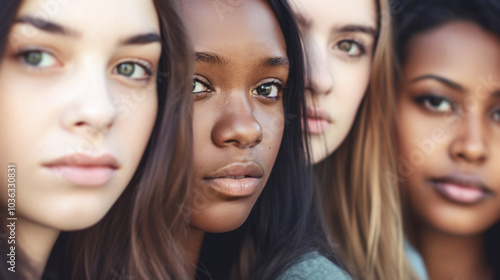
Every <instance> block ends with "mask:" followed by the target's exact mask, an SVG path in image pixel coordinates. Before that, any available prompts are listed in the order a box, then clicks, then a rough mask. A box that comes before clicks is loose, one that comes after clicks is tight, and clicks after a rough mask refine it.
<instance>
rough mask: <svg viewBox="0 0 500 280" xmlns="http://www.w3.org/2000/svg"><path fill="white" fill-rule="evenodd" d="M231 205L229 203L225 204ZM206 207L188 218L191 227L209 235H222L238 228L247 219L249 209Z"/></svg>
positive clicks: (235, 206) (218, 206) (232, 206)
mask: <svg viewBox="0 0 500 280" xmlns="http://www.w3.org/2000/svg"><path fill="white" fill-rule="evenodd" d="M226 203H231V202H226ZM232 204H233V205H226V206H221V205H217V206H214V207H210V206H209V207H207V208H206V209H203V210H201V211H200V212H198V213H197V214H192V215H191V217H190V222H191V226H192V227H194V228H196V229H198V230H201V231H204V232H210V233H223V232H229V231H233V230H235V229H237V228H239V227H240V226H241V225H243V223H244V222H245V221H246V219H247V218H248V216H249V214H250V211H251V210H252V208H251V207H241V206H240V207H238V206H237V205H234V203H232Z"/></svg>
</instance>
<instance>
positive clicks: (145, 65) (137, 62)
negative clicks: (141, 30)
mask: <svg viewBox="0 0 500 280" xmlns="http://www.w3.org/2000/svg"><path fill="white" fill-rule="evenodd" d="M30 53H40V54H41V56H42V58H41V59H43V56H44V55H45V56H46V55H49V56H51V57H52V58H53V59H54V60H55V61H57V62H58V59H57V58H56V56H55V55H54V54H52V53H51V52H50V51H47V50H45V49H43V48H27V49H24V50H21V51H19V52H18V53H16V54H15V57H16V59H18V60H20V61H21V63H23V64H24V65H26V66H27V67H29V68H30V69H31V70H35V71H44V70H45V68H52V67H53V66H47V67H43V66H42V67H40V66H38V65H33V64H31V63H29V62H28V61H26V58H25V56H26V55H28V54H30ZM123 64H132V65H134V66H139V67H141V68H142V69H143V70H144V72H145V73H146V75H145V76H146V77H144V78H131V79H132V80H136V81H149V80H150V79H151V77H152V76H153V74H154V72H153V70H152V69H151V67H150V65H149V64H148V63H147V62H144V61H142V60H138V59H130V60H127V61H123V62H120V63H118V64H117V65H116V66H115V67H114V68H113V73H117V67H118V66H120V65H123ZM117 74H118V75H120V76H124V77H126V78H127V76H125V75H123V74H119V73H117Z"/></svg>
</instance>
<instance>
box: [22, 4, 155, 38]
mask: <svg viewBox="0 0 500 280" xmlns="http://www.w3.org/2000/svg"><path fill="white" fill-rule="evenodd" d="M23 16H31V17H34V18H35V19H40V20H43V21H49V22H54V23H57V24H59V25H62V26H64V27H66V28H68V29H70V30H75V31H78V33H80V35H83V37H85V36H87V35H95V36H99V35H101V34H106V35H107V36H108V38H109V35H110V34H113V35H114V36H116V37H119V36H120V35H124V34H131V33H137V32H145V31H146V32H159V25H158V16H157V13H156V9H155V7H154V4H153V1H152V0H128V1H127V2H126V4H124V3H123V1H120V0H106V1H99V0H85V1H75V0H73V1H42V0H25V1H23V4H22V5H21V8H20V11H19V13H18V17H23ZM26 32H29V30H27V31H26ZM102 43H104V42H102Z"/></svg>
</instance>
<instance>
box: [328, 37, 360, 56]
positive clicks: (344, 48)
mask: <svg viewBox="0 0 500 280" xmlns="http://www.w3.org/2000/svg"><path fill="white" fill-rule="evenodd" d="M334 48H335V49H338V50H339V51H341V52H344V53H346V54H347V55H348V56H350V57H359V56H362V55H363V54H365V47H364V46H363V45H362V44H360V43H358V42H356V41H354V40H342V41H340V42H338V43H337V44H336V45H335V46H334Z"/></svg>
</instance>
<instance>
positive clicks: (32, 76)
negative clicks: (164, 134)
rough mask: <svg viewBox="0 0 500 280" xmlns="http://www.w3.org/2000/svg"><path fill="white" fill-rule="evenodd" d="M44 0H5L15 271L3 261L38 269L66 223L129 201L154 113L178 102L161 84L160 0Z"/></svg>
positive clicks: (3, 146) (3, 85)
mask: <svg viewBox="0 0 500 280" xmlns="http://www.w3.org/2000/svg"><path fill="white" fill-rule="evenodd" d="M42 2H43V1H37V0H26V1H22V3H16V4H14V3H2V5H3V4H6V6H8V7H9V9H8V15H9V17H10V21H6V22H4V21H3V20H2V28H0V30H2V32H5V33H1V36H2V37H1V38H0V42H1V43H0V45H1V48H0V50H3V53H2V58H1V62H0V63H1V64H0V92H1V93H2V94H0V118H1V120H0V129H1V130H2V131H3V134H2V135H3V136H2V137H1V139H0V161H1V165H2V166H7V165H8V164H10V163H14V164H15V166H16V171H15V172H16V174H17V176H16V184H17V188H16V191H15V193H16V212H15V214H16V218H17V221H16V230H15V233H16V243H15V246H16V256H17V257H18V258H17V262H16V263H17V265H16V272H15V273H14V272H6V271H2V272H0V275H3V276H2V278H3V277H4V276H5V277H6V278H8V279H13V278H15V277H19V278H20V279H39V278H40V277H41V275H42V273H43V271H44V268H45V266H46V263H47V260H48V257H49V254H50V252H51V250H52V247H53V245H54V243H55V242H56V239H57V238H58V236H59V234H60V233H61V231H75V230H81V229H85V228H88V227H91V226H93V225H95V224H96V223H98V222H99V221H100V220H101V219H102V218H103V217H104V216H105V215H106V214H107V213H108V211H109V210H110V208H111V207H112V206H113V205H114V204H115V202H116V201H117V200H118V201H120V200H121V201H122V204H123V201H124V200H123V199H119V197H120V196H121V195H122V193H123V192H124V190H125V189H126V187H127V185H129V182H130V181H131V179H132V178H134V179H133V182H134V186H137V185H141V183H142V181H141V180H142V179H141V178H140V176H138V175H137V174H136V169H137V168H138V166H143V165H144V163H142V164H140V162H141V159H142V158H143V153H144V151H145V150H146V146H147V145H148V143H150V144H152V143H154V141H150V135H151V132H152V130H153V127H154V125H155V121H156V120H157V118H159V117H160V116H163V115H164V114H165V115H171V114H172V113H173V112H170V111H169V110H165V108H163V105H164V104H165V99H169V98H168V97H167V98H165V96H164V94H165V93H161V94H157V82H156V80H157V75H156V72H157V69H158V68H159V66H160V65H163V64H162V62H161V61H160V56H161V55H162V45H161V41H162V39H161V38H162V37H161V35H162V30H163V28H162V26H163V25H162V24H163V23H162V22H160V20H161V18H160V19H159V17H158V14H157V7H156V6H155V3H154V2H153V1H129V2H127V5H123V4H122V3H121V2H120V1H105V2H100V1H70V2H67V3H66V2H65V3H61V4H60V5H59V6H58V7H57V11H56V12H53V13H50V14H48V13H47V11H46V10H44V7H45V6H44V3H42ZM94 2H95V3H94ZM96 7H98V8H96ZM90 15H91V17H90V18H89V16H90ZM124 16H126V17H125V18H126V20H123V19H124ZM90 19H91V20H90ZM103 26H105V28H103ZM180 44H181V47H184V48H186V44H182V42H181V43H180ZM185 60H186V61H187V59H185ZM160 69H161V67H160ZM176 70H178V71H179V72H182V73H183V74H184V75H187V74H188V73H189V71H188V70H189V68H188V67H185V69H184V71H183V69H182V68H181V67H178V69H176ZM184 89H186V87H185V88H184ZM183 100H186V101H188V99H183ZM189 104H190V103H189V102H187V103H186V102H185V105H183V106H184V107H180V108H181V109H179V110H180V111H182V110H183V109H182V108H188V107H187V105H189ZM179 110H178V111H179ZM164 111H167V113H164ZM186 118H188V120H189V115H188V116H187V117H186ZM156 133H157V134H158V133H160V132H158V131H157V132H156ZM182 135H184V134H182ZM153 139H157V138H156V137H154V138H153ZM163 141H165V140H163ZM167 141H168V142H171V140H167ZM172 144H173V143H172ZM180 165H181V166H184V164H180ZM141 172H143V171H141ZM134 174H136V176H135V177H134ZM182 175H183V173H181V174H179V177H180V178H182ZM6 176H7V173H6V172H2V174H1V175H0V180H1V182H2V183H1V188H2V189H3V191H2V194H1V195H0V197H1V202H0V203H1V204H2V206H3V209H4V211H2V212H5V213H7V210H6V207H7V206H6V204H7V203H6V202H7V197H6V194H7V188H8V187H7V184H6V182H7V177H6ZM132 188H133V187H132ZM127 189H129V190H130V189H131V188H127ZM129 192H130V191H129ZM122 198H123V197H122ZM129 202H130V201H128V202H126V203H125V204H126V205H127V208H129V207H130V206H129ZM115 206H116V205H115ZM119 214H120V215H123V216H127V215H126V213H123V212H122V213H119ZM2 215H3V214H2ZM108 217H109V215H108V216H107V217H106V218H108ZM114 217H117V216H116V215H115V216H114ZM127 217H128V216H127ZM108 219H109V218H108ZM118 220H119V218H118ZM100 225H102V223H98V224H97V225H95V226H94V228H96V227H99V226H100ZM113 230H119V228H115V229H113ZM2 231H4V230H2ZM99 232H100V235H105V234H107V231H106V230H101V231H99ZM120 234H126V233H125V232H124V231H123V232H120ZM93 241H94V242H95V243H97V239H94V240H93ZM108 242H110V240H108ZM2 243H4V242H3V240H2ZM4 244H5V243H4ZM4 244H2V246H4ZM82 244H85V243H81V244H79V245H82ZM9 249H10V248H9ZM107 253H108V252H107ZM73 256H74V255H73ZM4 257H5V256H4ZM108 257H110V258H111V259H112V258H114V255H113V254H111V255H108ZM93 258H96V255H94V256H93ZM2 259H3V258H2ZM4 266H5V265H2V268H3V267H4ZM79 268H80V267H78V266H74V267H71V266H69V268H68V269H74V270H78V269H79ZM94 268H95V267H94ZM59 269H61V267H59ZM89 271H90V272H93V271H92V270H87V271H86V272H89ZM107 273H108V277H109V275H110V273H111V272H110V271H107ZM83 275H85V274H83V273H82V274H78V276H79V277H82V276H83ZM87 277H91V276H87ZM93 278H95V277H93Z"/></svg>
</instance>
